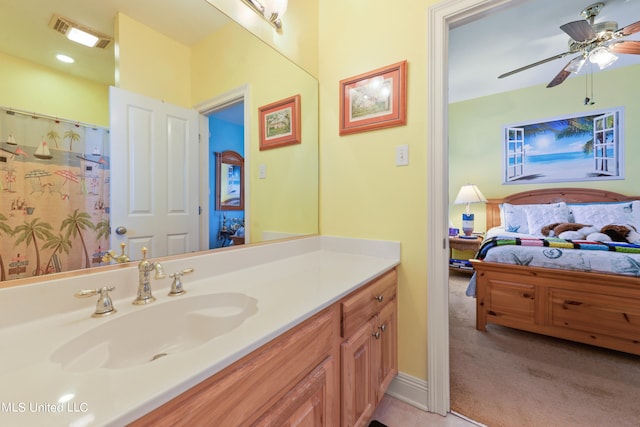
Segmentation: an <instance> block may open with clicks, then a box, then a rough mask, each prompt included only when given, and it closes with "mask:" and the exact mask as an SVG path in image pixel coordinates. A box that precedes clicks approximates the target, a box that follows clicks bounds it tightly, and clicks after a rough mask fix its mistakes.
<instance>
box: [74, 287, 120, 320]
mask: <svg viewBox="0 0 640 427" xmlns="http://www.w3.org/2000/svg"><path fill="white" fill-rule="evenodd" d="M114 289H115V288H114V287H113V286H110V287H109V286H104V287H102V288H98V289H83V290H81V291H79V292H77V293H76V294H75V297H76V298H88V297H92V296H95V295H98V302H97V303H96V310H95V311H94V312H93V314H92V315H91V317H104V316H108V315H110V314H113V313H115V312H116V309H115V308H114V307H113V302H112V301H111V297H110V296H109V292H111V291H112V290H114Z"/></svg>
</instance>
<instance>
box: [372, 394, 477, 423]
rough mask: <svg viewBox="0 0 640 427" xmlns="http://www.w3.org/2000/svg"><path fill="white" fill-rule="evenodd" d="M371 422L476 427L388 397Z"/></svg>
mask: <svg viewBox="0 0 640 427" xmlns="http://www.w3.org/2000/svg"><path fill="white" fill-rule="evenodd" d="M371 419H372V420H378V421H380V422H381V423H383V424H386V425H387V426H388V427H423V426H434V427H478V426H482V424H476V423H474V422H472V421H469V420H467V419H465V418H462V417H459V416H457V415H455V414H451V413H450V414H447V416H446V417H443V416H441V415H438V414H434V413H432V412H425V411H422V410H420V409H418V408H416V407H414V406H411V405H409V404H408V403H405V402H402V401H401V400H398V399H395V398H393V397H391V396H389V395H385V396H384V397H383V398H382V402H380V405H379V406H378V408H377V409H376V412H374V414H373V417H372V418H371Z"/></svg>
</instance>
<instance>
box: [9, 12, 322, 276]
mask: <svg viewBox="0 0 640 427" xmlns="http://www.w3.org/2000/svg"><path fill="white" fill-rule="evenodd" d="M27 3H28V5H27ZM129 3H130V2H127V1H121V0H105V1H102V2H99V3H96V4H93V3H92V4H91V5H90V6H87V5H86V2H83V1H81V0H54V1H51V0H34V1H32V2H19V3H18V4H17V5H18V6H20V7H16V3H15V2H13V1H10V0H0V9H1V10H2V13H1V14H0V59H2V61H1V62H2V63H3V67H0V106H7V107H16V108H19V109H21V110H24V111H33V112H36V113H41V114H43V115H49V116H53V117H61V118H65V119H69V120H70V121H72V122H73V121H74V120H76V121H79V122H84V123H95V124H96V125H98V126H99V127H108V126H109V105H108V88H109V86H111V85H114V84H116V83H117V82H116V80H115V79H114V65H113V64H114V59H113V58H114V54H113V46H114V45H115V40H114V43H113V44H111V45H110V46H109V47H107V48H106V49H103V50H100V51H92V50H91V49H87V48H84V47H82V49H83V50H84V52H85V54H87V55H88V56H85V57H82V58H83V59H82V60H78V61H77V64H76V65H78V67H77V68H74V67H72V66H68V65H53V63H51V62H49V59H48V58H47V59H46V60H44V59H43V60H38V59H37V58H36V54H37V52H38V50H39V49H38V48H37V46H38V45H41V46H42V47H44V48H46V50H47V51H48V52H51V51H53V50H55V46H57V45H58V43H69V42H68V41H67V40H66V39H64V37H63V36H61V35H60V34H56V33H55V32H53V30H51V29H50V28H48V27H47V25H46V24H43V22H48V21H49V18H50V16H53V14H54V13H58V14H61V15H63V16H67V17H70V18H73V19H74V20H77V21H80V22H81V23H82V24H84V25H88V26H89V27H94V28H96V29H97V30H99V31H100V32H102V33H106V34H107V35H108V36H115V32H114V30H113V25H114V16H115V15H116V14H117V13H118V12H122V10H121V8H122V7H124V5H127V8H126V9H127V13H128V17H129V18H131V20H133V21H136V22H138V23H139V24H140V26H146V27H149V28H152V29H153V28H157V29H156V30H154V31H156V32H158V33H159V34H161V33H162V31H163V30H162V29H160V28H161V27H162V25H157V23H162V20H161V19H159V18H158V17H157V16H155V15H158V14H162V13H164V15H165V17H167V16H168V17H171V18H172V19H171V25H164V27H165V28H167V29H169V27H170V26H171V27H173V28H171V31H173V34H176V33H179V34H182V33H184V34H186V33H188V31H186V30H184V31H180V29H179V28H177V27H179V26H180V25H182V27H183V29H185V28H186V27H199V28H203V27H205V25H204V24H203V22H205V21H206V23H207V25H209V24H208V23H209V21H212V20H214V19H217V18H214V15H216V16H219V13H218V12H216V11H215V9H214V8H213V7H212V6H211V5H210V4H208V3H206V2H203V1H201V0H186V1H184V2H180V4H178V5H177V6H176V2H172V1H170V0H160V1H154V2H153V3H152V6H153V7H145V6H144V4H147V6H148V3H150V2H148V1H146V0H140V1H139V2H138V1H137V2H135V5H130V4H129ZM139 3H140V5H139ZM203 5H204V8H205V9H206V10H205V9H202V7H200V6H203ZM138 6H139V7H138ZM167 7H173V8H174V9H173V10H170V11H169V12H167V10H169V9H167ZM136 9H141V10H142V11H143V12H138V11H136ZM194 10H195V11H196V13H195V15H197V16H195V15H191V16H188V13H192V14H193V11H194ZM163 11H164V12H163ZM28 16H31V17H32V18H35V19H34V20H35V21H37V22H31V21H27V17H28ZM222 18H223V22H222V24H221V25H220V26H219V27H217V28H216V29H215V31H214V32H212V33H211V34H206V35H204V36H202V35H201V36H200V37H199V38H197V39H193V40H190V41H186V40H178V41H179V43H182V44H184V45H185V46H188V47H189V49H191V51H192V52H193V57H194V58H196V60H198V61H199V63H197V64H194V63H192V64H191V66H192V67H193V68H194V69H197V72H196V73H195V74H197V75H198V76H199V77H196V78H195V79H194V80H193V81H191V83H190V84H191V86H192V90H191V96H192V101H193V103H192V105H196V104H199V103H202V102H204V101H207V100H208V99H213V98H216V97H217V96H219V95H220V94H224V93H226V92H228V91H230V90H233V89H235V88H238V87H241V86H245V87H248V88H250V89H247V93H248V97H247V98H245V99H246V102H247V103H248V107H247V109H246V111H247V113H248V116H249V117H248V118H247V121H246V125H245V126H246V127H247V129H246V133H247V135H249V139H250V142H249V144H250V146H249V147H250V149H249V150H248V151H246V152H245V153H244V157H245V159H246V160H247V164H248V165H249V166H248V167H249V168H248V169H246V170H245V171H244V172H245V174H244V175H245V186H250V187H251V192H250V193H246V194H247V195H248V196H249V197H250V199H249V200H245V205H246V207H247V209H249V210H250V214H251V221H252V224H251V226H252V229H253V230H255V232H254V233H253V234H252V238H251V242H256V241H263V240H268V239H271V238H273V237H283V236H289V235H304V234H313V233H317V231H318V223H317V183H318V180H317V141H318V140H317V128H318V125H317V104H318V98H317V81H316V80H315V79H314V78H313V77H311V76H310V75H309V74H308V73H306V72H304V71H303V70H302V69H300V68H299V67H296V66H295V64H292V63H291V62H290V61H289V60H288V59H287V58H285V57H283V56H281V55H279V54H276V52H275V51H274V50H273V49H272V48H271V47H269V46H267V45H266V44H262V42H261V41H260V40H259V39H257V38H255V36H253V35H252V34H249V33H248V32H246V34H244V33H243V32H244V31H245V30H244V29H243V28H242V27H240V26H239V25H238V24H236V23H234V22H233V21H229V19H228V18H226V17H224V16H223V17H222ZM154 22H155V23H156V24H154ZM154 25H156V26H154ZM23 30H24V31H23ZM216 31H220V32H221V35H219V36H217V37H216V35H215V34H214V33H215V32H216ZM36 35H37V36H38V37H44V39H41V40H45V41H39V42H38V41H34V39H33V37H30V36H36ZM137 35H138V34H136V33H135V32H134V33H133V34H129V38H127V37H124V36H123V38H122V39H121V40H119V41H118V42H119V44H120V45H121V47H122V48H125V49H126V48H128V47H130V46H131V45H134V44H135V42H136V41H137V40H135V39H136V38H137ZM164 35H165V36H167V37H169V38H170V39H172V38H173V37H175V36H174V35H172V34H164ZM9 36H10V37H9ZM249 38H251V39H252V40H251V41H248V40H249ZM236 39H237V41H236ZM8 40H13V41H14V43H13V46H9V45H4V44H3V43H4V42H3V41H8ZM17 40H20V44H19V43H17V42H16V41H17ZM23 42H24V43H27V42H28V43H29V44H27V45H25V44H22V43H23ZM260 46H261V47H260ZM218 49H223V50H222V51H218ZM224 49H226V50H224ZM277 56H279V57H280V59H277ZM220 58H224V59H225V60H224V61H220ZM209 59H210V62H207V61H209ZM88 64H107V65H102V68H99V69H98V70H96V71H91V69H89V68H88V67H87V65H88ZM76 70H80V71H76ZM120 73H121V75H120V78H121V79H122V78H125V80H126V77H127V74H126V73H127V71H126V70H124V69H122V70H120ZM274 77H275V80H274ZM274 81H275V83H274ZM287 84H290V85H291V86H289V87H287V86H286V85H287ZM302 86H305V87H302ZM129 89H130V90H134V91H135V90H136V88H135V87H134V88H129ZM296 93H302V94H303V108H302V112H301V114H302V127H303V136H302V139H303V140H302V144H300V147H297V148H295V149H293V148H282V149H275V150H269V152H263V153H260V152H259V150H258V149H257V145H258V136H257V135H258V130H257V124H258V119H257V111H258V108H259V107H260V106H263V105H267V104H269V103H271V102H274V101H277V100H279V99H282V98H284V97H286V96H289V95H293V94H296ZM7 132H8V130H7V129H0V139H4V138H5V137H6V136H7V135H5V134H6V133H7ZM76 144H78V145H77V146H78V147H80V146H81V145H82V144H84V145H86V143H85V142H84V141H82V142H79V141H74V148H75V147H76ZM84 149H85V154H86V153H89V154H92V149H91V147H89V151H86V150H87V148H86V147H84ZM32 151H33V150H32ZM103 154H104V153H103ZM109 167H110V170H111V173H118V172H117V171H118V167H119V166H118V165H117V164H109ZM214 167H215V166H214V165H213V164H210V165H208V168H209V169H213V168H214ZM260 170H266V171H268V173H267V175H266V178H260V177H259V171H260ZM0 178H1V177H0ZM61 179H62V178H61ZM283 183H286V185H283ZM65 185H66V187H69V186H70V185H71V186H78V185H79V184H77V183H75V182H67V183H66V184H65ZM212 185H213V184H212ZM66 187H65V188H66ZM5 188H6V186H5ZM87 188H88V190H91V188H89V187H87ZM79 191H81V190H79ZM89 192H90V191H89ZM5 193H8V192H6V191H3V192H2V194H0V198H2V200H1V203H0V214H2V215H5V217H6V218H7V219H8V220H7V221H5V222H4V223H6V225H7V233H9V232H12V231H13V230H15V228H16V227H17V226H19V225H21V224H22V222H23V221H22V220H23V218H19V219H10V218H9V214H10V212H8V211H7V212H5V210H6V209H5V208H7V207H8V208H9V209H10V206H11V203H10V201H9V202H8V203H5V199H4V198H3V197H4V196H5ZM213 193H214V188H213V187H212V188H211V194H213ZM299 195H304V196H303V197H304V199H303V201H302V202H300V197H301V196H299ZM293 201H296V204H294V203H293ZM121 202H122V197H118V195H117V194H111V197H110V199H109V202H108V203H107V202H105V203H104V205H103V206H104V207H109V204H111V206H113V204H116V203H121ZM206 202H207V200H205V203H206ZM274 206H277V207H278V208H277V209H274V208H273V207H274ZM301 207H305V208H306V210H301V209H300V208H301ZM248 212H249V211H248ZM89 213H90V212H89ZM103 213H104V209H103ZM90 214H91V213H90ZM103 219H104V218H103ZM103 219H101V220H100V221H103ZM92 222H93V223H94V224H95V223H97V222H99V221H97V220H95V221H92ZM103 222H104V221H103ZM111 225H112V228H115V224H111ZM128 230H129V231H128V232H129V233H133V232H134V231H135V227H134V229H131V228H128ZM54 231H56V232H57V231H58V230H54ZM7 233H5V232H4V231H2V232H0V235H2V236H4V235H5V234H7ZM9 234H10V233H9ZM7 235H8V234H7ZM79 239H80V237H79V235H75V236H73V235H71V236H70V244H71V245H72V246H76V247H79V246H81V243H80V240H79ZM101 239H102V240H101V241H100V242H94V243H98V244H100V246H101V249H102V250H104V251H106V250H107V249H115V250H116V252H118V253H119V252H120V248H119V246H118V245H115V247H110V245H109V244H108V243H107V242H109V239H108V238H105V237H102V238H101ZM2 240H4V239H2ZM92 246H95V247H96V248H97V247H98V246H96V245H95V244H93V245H92ZM201 248H203V246H201ZM92 249H93V248H92ZM92 249H89V255H90V257H91V255H92V254H93V252H94V251H93V250H92ZM39 250H40V251H41V253H40V255H41V257H42V259H46V260H48V259H49V258H50V257H51V254H52V251H53V248H51V247H48V248H43V247H42V246H40V247H39ZM28 251H30V253H27V254H23V253H21V255H20V256H21V257H23V256H28V257H30V258H33V259H35V252H34V251H35V248H34V246H33V245H31V246H30V247H29V248H28ZM13 252H14V248H13V247H11V248H9V249H8V251H7V254H6V256H5V253H4V252H3V251H2V249H0V255H2V259H3V262H6V261H7V260H10V259H11V257H12V256H13V255H12V253H13ZM62 256H64V254H63V255H62ZM99 259H100V258H99V257H98V256H96V257H91V263H90V264H91V265H92V266H101V265H105V263H104V262H100V261H98V260H99ZM93 261H96V262H93ZM85 264H86V261H85V259H84V255H82V261H81V262H78V263H77V265H76V268H78V269H85V267H86V266H85ZM31 275H32V274H31V272H28V271H27V272H24V274H22V275H16V276H14V277H12V278H24V277H28V276H31ZM18 282H19V280H18ZM0 286H2V284H0Z"/></svg>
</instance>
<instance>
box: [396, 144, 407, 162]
mask: <svg viewBox="0 0 640 427" xmlns="http://www.w3.org/2000/svg"><path fill="white" fill-rule="evenodd" d="M408 164H409V146H408V145H407V144H404V145H398V146H396V166H407V165H408Z"/></svg>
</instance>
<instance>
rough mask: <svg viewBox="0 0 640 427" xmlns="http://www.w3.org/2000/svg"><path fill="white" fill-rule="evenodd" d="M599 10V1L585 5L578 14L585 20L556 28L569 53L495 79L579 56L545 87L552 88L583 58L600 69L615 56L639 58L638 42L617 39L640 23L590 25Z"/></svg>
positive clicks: (634, 30) (575, 70) (577, 68)
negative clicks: (564, 36)
mask: <svg viewBox="0 0 640 427" xmlns="http://www.w3.org/2000/svg"><path fill="white" fill-rule="evenodd" d="M603 7H604V3H602V2H599V3H594V4H592V5H591V6H587V7H586V8H585V9H583V10H582V12H580V15H581V16H583V17H584V18H585V19H581V20H578V21H573V22H569V23H567V24H564V25H562V26H560V29H561V30H562V31H564V32H565V33H567V34H568V35H569V37H570V40H569V50H568V51H567V52H564V53H560V54H558V55H555V56H552V57H550V58H546V59H543V60H541V61H538V62H534V63H532V64H529V65H525V66H524V67H520V68H518V69H515V70H513V71H509V72H508V73H504V74H502V75H500V76H498V78H499V79H501V78H504V77H508V76H511V75H513V74H516V73H519V72H520V71H524V70H528V69H529V68H533V67H536V66H538V65H542V64H545V63H547V62H549V61H553V60H556V59H560V58H564V57H565V56H567V55H571V54H573V53H579V55H578V56H576V57H574V58H573V59H572V60H571V61H569V63H568V64H567V65H565V67H564V68H563V69H562V70H561V71H560V72H559V73H558V74H557V75H556V76H555V77H554V78H553V80H551V82H549V84H548V85H547V87H554V86H557V85H559V84H560V83H562V82H564V81H565V80H566V79H567V77H569V75H570V74H571V73H575V74H577V73H578V72H579V71H580V70H581V69H582V66H583V65H584V63H585V62H586V60H587V59H588V60H589V61H590V62H592V63H594V64H597V65H598V66H599V67H600V69H601V70H602V69H604V68H606V67H608V66H609V65H611V64H613V63H614V62H615V61H616V60H617V59H618V57H617V56H616V55H615V53H628V54H633V55H640V41H634V40H627V41H624V40H621V39H622V38H623V37H626V36H628V35H631V34H634V33H637V32H639V31H640V21H638V22H634V23H633V24H629V25H627V26H626V27H623V28H620V29H619V28H618V23H617V22H612V21H605V22H599V23H597V24H596V23H594V20H595V17H596V16H598V13H600V10H602V8H603Z"/></svg>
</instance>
